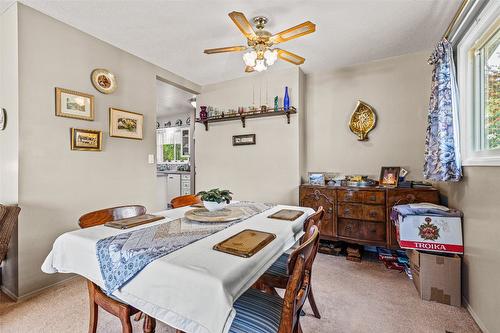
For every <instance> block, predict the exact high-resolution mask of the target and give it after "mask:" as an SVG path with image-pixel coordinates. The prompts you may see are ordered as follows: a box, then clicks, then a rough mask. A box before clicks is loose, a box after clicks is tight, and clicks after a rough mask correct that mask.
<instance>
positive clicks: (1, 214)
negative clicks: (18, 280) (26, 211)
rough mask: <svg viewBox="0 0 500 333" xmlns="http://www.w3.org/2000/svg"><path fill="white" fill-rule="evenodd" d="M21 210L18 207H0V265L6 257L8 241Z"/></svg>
mask: <svg viewBox="0 0 500 333" xmlns="http://www.w3.org/2000/svg"><path fill="white" fill-rule="evenodd" d="M20 211H21V208H19V207H18V206H6V205H0V265H1V264H2V261H3V260H4V259H5V257H6V256H7V251H8V250H9V243H10V239H11V238H12V234H13V233H14V230H15V228H16V224H17V222H18V219H17V217H18V215H19V212H20Z"/></svg>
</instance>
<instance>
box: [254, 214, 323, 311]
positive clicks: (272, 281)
mask: <svg viewBox="0 0 500 333" xmlns="http://www.w3.org/2000/svg"><path fill="white" fill-rule="evenodd" d="M324 213H325V212H324V210H323V207H321V206H320V207H319V208H318V210H317V211H316V212H315V213H314V214H312V215H311V216H309V217H308V218H307V219H306V221H305V222H304V231H306V230H309V228H310V227H311V226H313V225H315V226H316V227H317V228H318V230H319V231H320V230H321V220H322V219H323V215H324ZM304 240H305V235H304V236H303V237H302V238H301V239H300V242H299V244H302V243H304ZM318 247H319V242H318V246H317V247H316V249H315V252H314V253H313V256H312V257H311V258H309V260H308V261H307V262H306V270H307V271H308V272H309V275H312V266H313V263H314V259H315V258H316V254H317V252H318ZM290 268H293V267H290V254H288V253H284V254H283V255H281V257H279V258H278V260H276V261H275V262H274V263H273V265H272V266H271V267H270V268H269V269H268V270H267V271H266V272H265V273H264V275H262V277H261V278H260V279H259V282H258V284H257V285H259V284H260V285H264V286H265V287H266V288H265V290H267V291H269V290H271V291H272V292H276V291H275V290H274V288H280V289H284V288H286V286H287V284H288V280H289V279H290V276H291V275H290V274H291V272H292V271H291V269H290ZM309 285H310V286H311V281H309ZM269 287H270V288H271V289H269ZM308 300H309V304H310V305H311V309H312V311H313V314H314V316H315V317H316V318H318V319H319V318H321V315H320V313H319V310H318V307H317V305H316V300H315V299H314V294H313V290H312V287H310V291H309V294H308Z"/></svg>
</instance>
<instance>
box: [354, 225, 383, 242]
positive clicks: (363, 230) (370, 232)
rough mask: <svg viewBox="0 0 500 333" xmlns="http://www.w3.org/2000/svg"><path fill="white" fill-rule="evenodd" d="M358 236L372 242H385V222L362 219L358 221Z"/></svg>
mask: <svg viewBox="0 0 500 333" xmlns="http://www.w3.org/2000/svg"><path fill="white" fill-rule="evenodd" d="M359 238H361V239H363V240H367V241H373V242H385V241H386V227H385V223H380V222H364V221H362V222H359Z"/></svg>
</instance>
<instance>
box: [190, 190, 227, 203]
mask: <svg viewBox="0 0 500 333" xmlns="http://www.w3.org/2000/svg"><path fill="white" fill-rule="evenodd" d="M231 194H233V192H231V191H229V190H221V189H219V188H214V189H211V190H209V191H200V192H198V194H197V195H198V196H200V198H201V200H203V201H211V202H217V203H221V202H223V201H225V202H226V203H229V202H231V200H232V199H233V197H232V196H231Z"/></svg>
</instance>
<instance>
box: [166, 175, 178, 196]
mask: <svg viewBox="0 0 500 333" xmlns="http://www.w3.org/2000/svg"><path fill="white" fill-rule="evenodd" d="M180 195H181V175H179V174H174V173H169V174H167V202H170V201H171V200H172V199H173V198H175V197H178V196H180Z"/></svg>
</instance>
